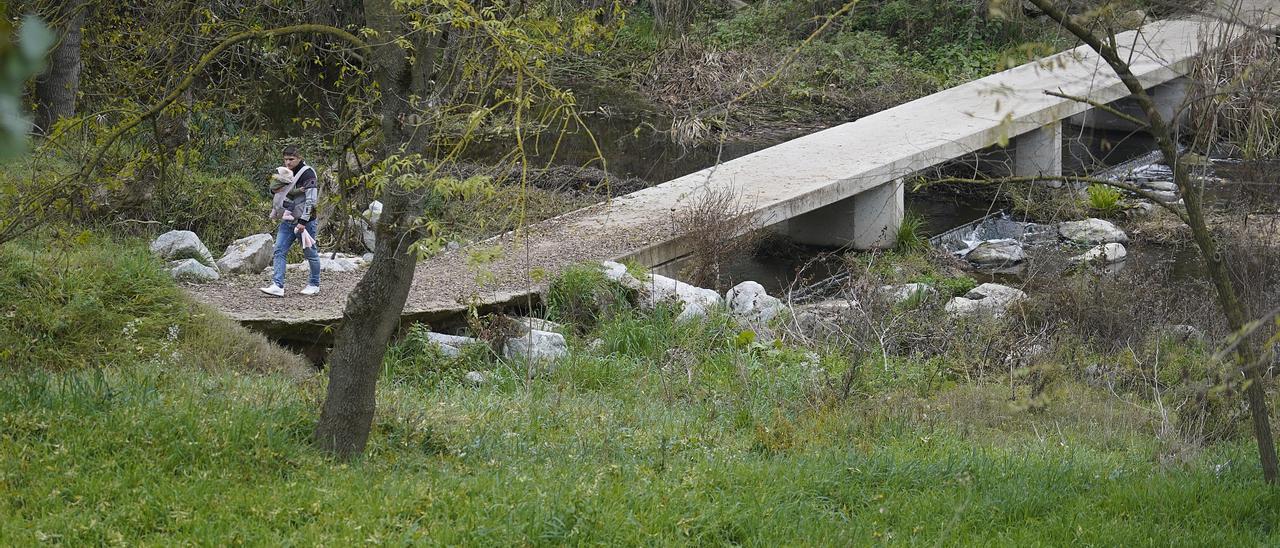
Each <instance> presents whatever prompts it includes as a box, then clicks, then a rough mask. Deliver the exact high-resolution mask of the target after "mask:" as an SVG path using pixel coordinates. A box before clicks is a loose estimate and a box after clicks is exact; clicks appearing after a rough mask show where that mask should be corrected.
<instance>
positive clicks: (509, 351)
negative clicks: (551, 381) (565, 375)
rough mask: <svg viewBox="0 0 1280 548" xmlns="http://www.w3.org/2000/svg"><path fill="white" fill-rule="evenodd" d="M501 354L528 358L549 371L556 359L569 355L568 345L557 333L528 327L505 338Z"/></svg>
mask: <svg viewBox="0 0 1280 548" xmlns="http://www.w3.org/2000/svg"><path fill="white" fill-rule="evenodd" d="M502 355H503V356H505V357H506V358H507V359H509V360H515V361H520V362H523V361H525V360H529V361H531V362H533V363H535V364H537V366H538V368H539V369H543V370H546V371H548V372H549V371H550V370H551V369H552V368H553V367H554V363H555V362H556V361H558V360H560V359H561V358H564V357H565V356H568V355H569V345H568V344H567V343H566V342H565V340H564V336H563V335H561V334H559V333H552V332H550V331H539V330H537V329H530V330H529V331H528V332H526V333H523V334H521V335H519V336H516V337H512V338H510V339H507V343H506V344H505V345H503V347H502Z"/></svg>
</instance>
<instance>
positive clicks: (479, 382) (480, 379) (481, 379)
mask: <svg viewBox="0 0 1280 548" xmlns="http://www.w3.org/2000/svg"><path fill="white" fill-rule="evenodd" d="M462 382H465V383H467V384H469V385H471V386H483V385H484V384H485V383H488V382H489V375H487V374H485V373H484V372H483V371H467V374H466V375H465V376H463V377H462Z"/></svg>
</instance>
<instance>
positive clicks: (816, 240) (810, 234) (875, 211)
mask: <svg viewBox="0 0 1280 548" xmlns="http://www.w3.org/2000/svg"><path fill="white" fill-rule="evenodd" d="M904 212H905V209H904V204H903V181H902V179H898V180H895V181H893V182H890V183H885V184H883V185H880V186H878V187H875V188H871V189H868V190H867V191H865V192H862V193H860V194H858V195H856V196H853V197H852V198H848V199H846V200H841V201H839V202H836V203H833V204H830V205H826V206H823V207H820V208H818V209H815V210H813V211H810V212H808V213H805V214H803V215H799V216H797V217H794V218H792V219H791V220H789V221H787V223H786V226H785V229H784V230H785V231H786V233H787V235H788V236H790V237H791V239H793V240H795V241H797V242H799V243H802V244H808V245H820V246H829V247H844V246H848V247H852V248H854V249H864V250H865V249H884V248H888V247H893V245H894V244H895V243H897V238H898V227H900V226H901V225H902V218H903V214H904Z"/></svg>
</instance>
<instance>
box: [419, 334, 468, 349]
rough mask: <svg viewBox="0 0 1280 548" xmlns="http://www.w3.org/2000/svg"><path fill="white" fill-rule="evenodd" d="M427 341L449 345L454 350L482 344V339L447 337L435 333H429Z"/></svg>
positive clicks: (458, 336) (457, 336)
mask: <svg viewBox="0 0 1280 548" xmlns="http://www.w3.org/2000/svg"><path fill="white" fill-rule="evenodd" d="M427 340H428V341H431V342H433V343H436V344H438V345H449V346H452V347H454V348H461V347H463V346H466V345H468V344H476V343H478V342H480V339H473V338H471V337H463V336H461V335H447V334H444V333H436V332H435V331H429V332H427Z"/></svg>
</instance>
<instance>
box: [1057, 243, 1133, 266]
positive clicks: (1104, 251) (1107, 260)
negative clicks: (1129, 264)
mask: <svg viewBox="0 0 1280 548" xmlns="http://www.w3.org/2000/svg"><path fill="white" fill-rule="evenodd" d="M1128 256H1129V252H1128V251H1127V250H1125V248H1124V244H1102V245H1098V246H1095V247H1094V248H1093V249H1090V250H1089V251H1086V252H1084V253H1082V254H1080V255H1077V256H1075V257H1072V258H1071V262H1072V264H1081V263H1092V264H1111V263H1118V262H1120V261H1123V260H1124V259H1125V257H1128Z"/></svg>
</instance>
